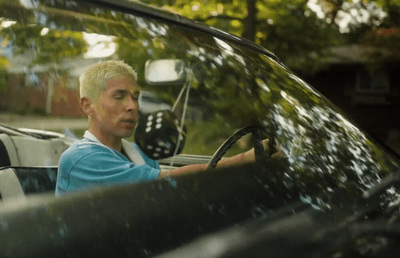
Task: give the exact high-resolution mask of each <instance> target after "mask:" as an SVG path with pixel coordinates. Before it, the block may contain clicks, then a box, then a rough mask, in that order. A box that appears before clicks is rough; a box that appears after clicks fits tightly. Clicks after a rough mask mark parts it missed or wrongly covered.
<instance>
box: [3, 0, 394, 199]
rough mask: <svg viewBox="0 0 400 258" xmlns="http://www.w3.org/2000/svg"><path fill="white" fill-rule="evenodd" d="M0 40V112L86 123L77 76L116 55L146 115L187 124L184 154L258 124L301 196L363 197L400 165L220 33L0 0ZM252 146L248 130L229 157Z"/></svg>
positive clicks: (110, 12) (94, 9) (273, 65)
mask: <svg viewBox="0 0 400 258" xmlns="http://www.w3.org/2000/svg"><path fill="white" fill-rule="evenodd" d="M41 2H48V3H47V5H43V3H41ZM0 43H1V48H0V50H1V52H0V82H1V87H0V90H1V96H0V108H1V110H5V111H13V112H26V110H28V111H29V112H31V113H32V112H39V113H40V112H41V113H46V114H48V115H51V116H57V117H60V116H66V117H81V118H83V114H82V113H81V111H80V107H79V89H78V88H79V76H80V75H81V74H82V73H83V72H84V71H85V70H86V69H87V68H88V67H89V66H91V65H92V64H94V63H97V62H99V61H101V60H109V59H117V60H124V61H125V62H126V63H128V64H130V65H131V66H132V67H134V69H135V70H136V71H137V74H138V84H139V85H140V87H141V88H142V91H143V96H142V97H141V103H140V105H141V108H140V109H141V111H142V113H143V114H145V113H147V112H153V111H154V110H158V109H173V110H174V112H175V113H176V115H177V116H178V118H179V119H180V120H181V123H184V127H185V128H186V142H185V147H184V149H183V151H182V154H181V156H184V155H189V154H190V155H197V156H198V157H203V156H206V157H209V156H211V155H212V154H213V153H214V152H215V151H216V150H217V148H218V147H219V146H220V145H221V144H222V143H223V142H224V141H225V140H226V139H227V138H228V137H229V136H230V135H232V134H233V133H234V132H235V131H237V130H238V129H240V128H243V127H246V126H251V125H260V126H261V127H262V128H263V129H264V131H265V132H264V135H263V136H264V137H265V138H271V139H272V137H274V139H276V141H277V142H278V143H279V145H280V149H281V151H282V153H283V154H284V156H285V159H284V161H279V164H278V168H279V169H278V170H279V171H277V172H276V173H277V175H278V176H279V178H280V180H281V182H282V184H283V185H284V186H285V187H288V188H290V187H292V186H293V185H296V183H295V182H296V181H297V180H299V179H301V181H302V182H303V183H302V184H301V185H297V186H296V187H302V188H303V189H305V192H314V191H321V192H327V193H329V192H330V191H331V190H332V189H333V188H337V187H339V188H345V189H347V190H349V191H354V192H358V193H359V192H360V191H362V190H365V189H367V188H369V187H370V186H371V185H373V184H374V183H376V181H378V180H379V179H380V178H382V177H384V176H385V175H386V174H387V173H389V172H391V171H393V170H395V169H399V164H398V163H397V161H396V159H395V158H393V157H392V156H390V155H389V154H387V153H386V152H385V151H384V150H382V149H381V148H380V147H379V146H378V145H377V144H376V143H375V142H374V141H373V140H372V139H370V138H369V137H368V135H366V134H365V133H364V132H363V131H362V130H360V129H359V128H358V127H357V126H355V125H354V124H353V123H352V121H351V120H349V119H348V118H346V116H345V115H343V114H342V113H341V112H340V111H339V110H338V109H337V108H335V106H334V105H333V104H332V103H330V102H329V101H328V100H327V99H325V98H324V97H323V96H321V94H319V93H318V92H317V91H316V90H314V89H313V88H312V87H311V86H309V85H308V84H307V83H305V82H304V81H302V80H300V79H299V78H298V77H296V76H295V75H294V74H292V73H291V72H290V71H288V69H287V68H286V67H285V66H283V65H282V64H281V63H280V62H279V61H278V60H277V59H276V58H275V57H274V56H273V55H271V54H269V53H268V52H266V51H257V49H256V48H255V47H247V46H246V45H245V44H242V42H241V41H240V40H227V37H225V36H224V34H223V33H220V32H219V33H214V34H211V33H206V31H205V30H201V29H195V28H193V27H189V26H184V25H182V24H181V23H178V22H173V21H172V20H169V21H168V20H161V19H155V18H151V16H148V17H146V16H145V15H143V14H137V13H134V12H132V13H128V12H122V11H119V10H117V9H110V8H102V7H99V6H95V5H91V4H90V3H82V2H75V1H65V2H64V1H31V2H28V1H1V2H0ZM157 61H159V63H164V64H169V65H167V67H164V69H167V68H168V69H169V73H168V74H167V75H158V76H156V77H151V75H150V74H151V72H157V69H158V68H157V66H156V65H153V64H156V63H157ZM163 76H165V78H164V77H163ZM168 76H169V77H168ZM146 110H147V111H146ZM66 128H68V126H65V128H60V130H59V131H60V132H63V130H62V129H66ZM36 129H46V128H36ZM83 130H84V128H82V130H81V131H79V130H78V131H75V132H74V133H75V135H76V136H77V137H78V138H80V137H82V134H83ZM130 140H132V141H133V140H134V138H131V139H130ZM251 147H252V143H251V140H250V138H249V137H247V136H245V137H243V138H242V139H240V140H239V141H238V143H237V144H235V145H234V146H233V147H232V148H231V149H230V150H229V152H228V153H227V154H226V155H227V156H230V155H233V154H235V153H239V152H243V151H244V150H247V149H249V148H251ZM38 158H43V159H44V158H45V157H38ZM330 187H331V188H330Z"/></svg>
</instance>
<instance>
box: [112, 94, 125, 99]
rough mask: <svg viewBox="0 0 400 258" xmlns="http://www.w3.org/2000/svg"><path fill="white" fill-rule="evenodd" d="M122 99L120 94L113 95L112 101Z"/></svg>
mask: <svg viewBox="0 0 400 258" xmlns="http://www.w3.org/2000/svg"><path fill="white" fill-rule="evenodd" d="M122 98H123V96H122V94H118V95H114V99H122Z"/></svg>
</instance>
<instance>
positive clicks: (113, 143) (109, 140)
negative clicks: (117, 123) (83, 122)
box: [89, 129, 122, 153]
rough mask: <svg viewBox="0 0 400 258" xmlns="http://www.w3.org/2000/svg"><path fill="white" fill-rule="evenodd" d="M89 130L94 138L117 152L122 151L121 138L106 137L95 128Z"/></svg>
mask: <svg viewBox="0 0 400 258" xmlns="http://www.w3.org/2000/svg"><path fill="white" fill-rule="evenodd" d="M89 132H90V133H91V134H93V135H94V136H96V138H97V139H98V140H99V141H100V142H101V143H102V144H104V145H106V146H107V147H110V148H112V149H114V150H116V151H118V152H121V153H122V139H121V138H116V137H106V136H104V135H103V134H101V133H99V132H98V131H96V130H93V129H89Z"/></svg>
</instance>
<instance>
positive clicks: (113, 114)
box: [91, 76, 139, 140]
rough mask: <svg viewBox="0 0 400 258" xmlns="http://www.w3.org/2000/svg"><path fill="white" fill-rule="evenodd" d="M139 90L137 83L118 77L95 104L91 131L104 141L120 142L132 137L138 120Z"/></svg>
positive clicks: (108, 82)
mask: <svg viewBox="0 0 400 258" xmlns="http://www.w3.org/2000/svg"><path fill="white" fill-rule="evenodd" d="M138 98H139V89H138V87H137V86H136V83H135V81H134V80H133V79H132V78H130V77H126V76H116V77H113V78H111V79H109V80H108V81H107V87H106V89H105V90H103V91H102V92H101V93H100V96H99V98H98V100H97V101H95V102H94V103H93V106H94V110H93V111H94V112H93V114H92V116H91V129H93V130H94V131H95V132H96V133H97V134H98V137H100V138H102V139H110V140H115V139H116V140H118V139H121V138H126V137H129V136H131V135H132V133H133V130H134V128H135V125H136V122H137V118H138V109H139V106H138Z"/></svg>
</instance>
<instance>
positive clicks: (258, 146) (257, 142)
mask: <svg viewBox="0 0 400 258" xmlns="http://www.w3.org/2000/svg"><path fill="white" fill-rule="evenodd" d="M262 132H264V129H263V128H262V127H261V126H259V125H253V126H246V127H244V128H242V129H239V130H238V131H236V132H235V133H234V134H232V135H231V136H230V137H229V138H228V139H227V140H226V141H225V142H224V143H223V144H222V145H221V146H220V147H219V148H218V149H217V151H216V152H215V153H214V154H213V156H212V157H211V159H210V161H209V162H208V164H207V167H206V169H213V168H215V167H216V166H217V163H218V161H220V159H221V158H222V156H223V155H224V154H225V153H226V152H227V151H228V150H229V149H230V148H231V147H232V145H233V144H234V143H236V142H237V141H238V140H239V139H240V138H242V137H243V136H245V135H247V134H249V133H251V134H252V139H253V146H254V152H255V158H256V162H258V163H260V164H261V165H266V164H267V161H268V159H267V158H266V157H265V154H264V148H263V145H262V137H261V133H262ZM273 144H274V139H273V138H272V139H271V140H270V141H269V143H268V145H269V148H270V151H271V152H270V153H273V149H274V147H273Z"/></svg>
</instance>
